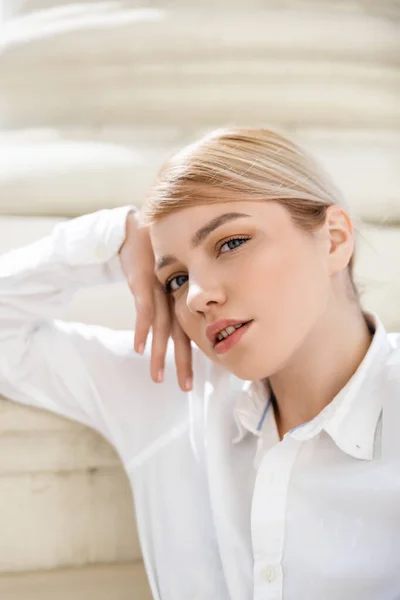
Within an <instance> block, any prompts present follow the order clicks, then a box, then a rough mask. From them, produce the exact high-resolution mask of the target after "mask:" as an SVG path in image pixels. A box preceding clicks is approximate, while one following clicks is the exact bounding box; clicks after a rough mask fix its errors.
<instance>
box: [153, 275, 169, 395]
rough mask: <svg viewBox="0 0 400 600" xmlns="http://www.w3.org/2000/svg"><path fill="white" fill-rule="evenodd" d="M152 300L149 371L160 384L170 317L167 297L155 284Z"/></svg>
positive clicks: (162, 375)
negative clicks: (152, 316)
mask: <svg viewBox="0 0 400 600" xmlns="http://www.w3.org/2000/svg"><path fill="white" fill-rule="evenodd" d="M154 299H155V302H154V304H155V307H154V308H155V310H154V319H153V324H152V329H153V335H152V344H151V366H150V371H151V377H152V379H153V381H155V382H158V383H160V382H161V381H162V380H163V377H164V367H165V355H166V350H167V346H168V339H169V336H170V334H171V315H170V309H169V305H168V301H167V297H166V295H165V293H164V292H163V291H162V289H161V287H160V285H157V284H155V289H154Z"/></svg>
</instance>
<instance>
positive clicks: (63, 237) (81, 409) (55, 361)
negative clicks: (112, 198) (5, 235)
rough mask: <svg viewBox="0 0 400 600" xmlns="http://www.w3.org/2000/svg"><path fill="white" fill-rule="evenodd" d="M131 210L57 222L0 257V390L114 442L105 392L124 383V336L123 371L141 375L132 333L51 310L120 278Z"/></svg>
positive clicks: (100, 213)
mask: <svg viewBox="0 0 400 600" xmlns="http://www.w3.org/2000/svg"><path fill="white" fill-rule="evenodd" d="M134 210H135V207H133V206H124V207H119V208H115V209H106V210H100V211H97V212H95V213H91V214H86V215H83V216H81V217H77V218H75V219H71V220H69V221H65V222H62V223H59V224H57V225H56V226H55V227H54V229H53V230H52V232H51V234H50V235H48V236H46V237H44V238H42V239H40V240H38V241H36V242H34V243H33V244H30V245H27V246H24V247H22V248H18V249H16V250H12V251H10V252H8V253H6V254H3V255H2V256H0V393H1V394H3V395H4V396H5V397H6V398H8V399H11V400H15V401H17V402H21V403H23V404H27V405H31V406H37V407H40V408H44V409H47V410H51V411H52V412H55V413H58V414H59V415H61V416H65V417H68V418H71V419H73V420H76V421H79V422H81V423H83V424H85V425H88V426H91V427H93V428H95V429H97V430H98V431H99V432H101V433H102V434H103V435H105V437H107V438H108V439H110V440H112V441H115V437H116V436H115V434H116V432H115V431H113V427H114V425H113V423H115V420H114V421H113V419H112V418H111V416H110V410H111V409H110V406H107V398H106V397H107V396H109V397H110V401H111V399H112V396H113V392H114V393H117V394H118V391H119V390H120V389H122V387H121V383H120V384H119V385H120V387H119V388H118V382H116V384H115V385H113V382H112V376H111V375H112V373H113V367H115V368H116V370H118V369H117V367H118V365H122V364H123V363H124V359H125V357H126V355H127V350H126V346H127V340H128V335H129V345H130V347H131V348H132V350H131V353H130V359H129V372H131V371H132V365H133V366H134V368H136V372H134V373H132V378H134V377H138V378H140V377H142V379H144V377H145V375H144V373H145V372H146V374H147V370H146V369H144V368H143V367H144V365H143V362H140V364H139V361H141V360H143V357H141V356H140V355H137V354H136V353H135V352H134V350H133V334H132V331H130V332H125V334H124V332H119V331H115V330H112V329H108V328H106V327H100V326H95V325H93V326H91V325H85V324H83V323H73V322H66V321H62V320H60V319H58V318H57V316H59V315H60V312H61V309H63V308H65V307H66V305H67V304H68V303H69V302H70V300H71V299H72V297H73V295H74V293H75V292H76V291H77V290H78V289H79V288H81V287H83V286H90V285H99V284H107V283H112V282H118V281H123V280H124V274H123V271H122V267H121V263H120V258H119V254H118V252H119V249H120V247H121V245H122V243H123V241H124V239H125V235H126V218H127V215H128V213H129V212H130V211H134ZM124 335H125V337H124ZM136 357H137V358H136ZM134 361H136V362H134ZM136 363H137V365H136ZM135 365H136V367H135ZM107 384H108V385H107ZM142 384H143V382H142Z"/></svg>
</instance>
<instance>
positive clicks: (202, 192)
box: [141, 127, 358, 299]
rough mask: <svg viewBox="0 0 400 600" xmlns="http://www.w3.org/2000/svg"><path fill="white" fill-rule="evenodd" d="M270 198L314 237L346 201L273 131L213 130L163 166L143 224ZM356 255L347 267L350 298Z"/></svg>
mask: <svg viewBox="0 0 400 600" xmlns="http://www.w3.org/2000/svg"><path fill="white" fill-rule="evenodd" d="M258 200H259V201H268V200H274V201H276V202H279V203H280V204H281V205H283V206H285V207H286V209H287V210H288V211H289V213H290V215H291V218H292V222H293V223H294V225H295V226H296V227H298V228H300V229H301V230H303V231H306V232H308V233H310V234H311V233H312V232H313V231H314V230H315V229H316V228H317V227H318V226H320V225H322V224H323V223H324V221H325V216H326V210H327V208H328V206H331V205H333V204H338V205H340V206H342V207H343V208H345V209H346V210H349V209H348V206H347V205H346V202H345V200H344V198H343V196H342V194H341V192H340V191H339V190H338V189H337V187H336V186H335V185H334V184H333V182H332V181H331V179H330V178H329V177H328V175H327V174H326V173H325V172H324V171H323V170H322V168H321V166H320V165H319V164H318V163H317V161H316V160H315V159H314V158H313V157H312V156H310V155H309V154H308V153H307V152H306V151H305V150H304V149H303V148H301V147H300V146H299V145H297V144H296V143H294V142H293V141H291V140H290V139H288V138H287V137H285V136H284V135H282V134H280V133H279V132H278V131H276V130H273V129H265V128H251V127H228V128H222V129H215V130H213V131H211V132H210V133H208V134H206V135H205V136H204V137H202V138H201V139H200V140H198V141H196V142H195V143H193V144H190V145H188V146H186V147H184V148H183V149H182V150H180V151H179V152H177V153H176V154H174V155H173V156H172V157H171V158H170V159H169V160H168V161H167V162H166V163H165V164H164V165H163V167H162V168H161V170H160V172H159V174H158V177H157V179H156V181H155V183H154V185H153V186H152V188H151V189H150V192H149V194H148V196H147V198H146V199H145V202H144V204H143V206H142V209H141V219H142V222H143V224H144V225H151V224H153V223H156V222H158V221H160V220H161V219H162V218H164V217H166V216H167V215H170V214H172V213H174V212H176V211H178V210H181V209H183V208H188V207H194V206H199V205H202V204H213V203H216V202H218V203H221V202H232V201H258ZM354 257H355V256H354V253H353V256H352V257H351V259H350V262H349V265H348V272H349V278H350V283H351V286H352V296H353V297H354V296H355V297H356V298H357V299H358V291H357V288H356V286H355V283H354V280H353V266H354Z"/></svg>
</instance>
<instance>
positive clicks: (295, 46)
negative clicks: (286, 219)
mask: <svg viewBox="0 0 400 600" xmlns="http://www.w3.org/2000/svg"><path fill="white" fill-rule="evenodd" d="M241 8H242V9H233V10H226V9H225V10H222V9H220V8H219V9H218V8H217V9H215V10H212V9H211V8H208V9H207V8H206V9H201V10H200V9H195V8H193V7H190V6H189V7H187V8H186V9H183V8H175V9H174V8H171V9H164V8H163V7H162V6H161V7H160V8H158V7H155V8H140V9H139V8H134V7H133V6H132V5H124V4H120V3H115V4H113V3H102V2H99V3H98V6H97V8H96V6H95V4H94V3H90V4H88V5H85V4H83V5H75V4H71V5H70V6H68V7H67V9H68V10H66V9H65V7H64V8H63V7H62V8H60V9H56V8H55V9H52V10H48V11H42V12H36V13H32V14H30V15H27V16H25V17H22V18H20V19H13V20H11V21H9V22H7V23H6V25H5V26H4V27H3V30H2V43H1V51H0V52H1V54H0V57H1V60H0V78H1V80H2V94H1V97H0V109H1V110H0V114H1V121H0V123H1V124H2V125H3V126H4V127H17V126H40V125H43V123H47V124H64V125H67V124H69V125H72V124H77V123H81V124H85V125H99V124H102V123H104V122H105V121H107V122H108V123H120V124H122V123H141V124H145V123H147V124H164V125H165V124H171V125H172V124H174V123H176V122H177V121H179V122H180V123H184V124H189V123H191V124H193V123H197V124H202V123H207V124H210V125H211V124H218V125H220V124H221V123H229V122H232V121H233V122H238V121H242V122H246V123H247V124H253V123H257V124H259V123H262V122H265V121H268V122H273V123H276V124H278V123H279V124H292V123H299V122H301V123H304V124H309V125H321V124H325V125H326V124H330V125H331V126H349V127H351V126H358V127H370V126H371V123H373V124H374V125H375V126H380V127H385V128H390V127H393V126H395V127H396V126H398V125H400V105H399V102H398V93H399V91H398V90H399V80H400V75H399V71H398V57H399V56H400V39H399V35H398V27H397V22H396V21H393V20H391V19H382V18H380V17H377V16H374V15H373V14H367V13H364V14H363V13H358V14H353V13H349V12H347V11H346V10H343V12H339V11H334V12H329V10H327V11H325V12H324V11H315V12H314V11H312V10H296V9H287V8H283V9H277V8H274V9H258V10H256V9H254V10H252V11H249V10H247V9H243V5H242V7H241ZM360 98H362V102H360Z"/></svg>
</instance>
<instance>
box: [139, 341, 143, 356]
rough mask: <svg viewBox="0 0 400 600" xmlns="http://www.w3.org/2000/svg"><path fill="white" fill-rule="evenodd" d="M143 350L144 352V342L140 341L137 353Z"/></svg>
mask: <svg viewBox="0 0 400 600" xmlns="http://www.w3.org/2000/svg"><path fill="white" fill-rule="evenodd" d="M143 352H144V344H143V342H142V343H141V344H139V348H138V354H143Z"/></svg>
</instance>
